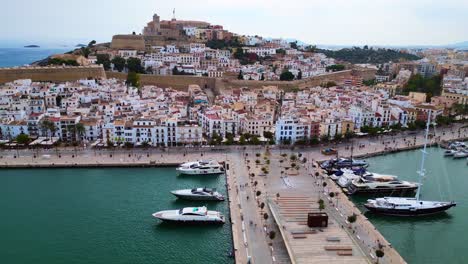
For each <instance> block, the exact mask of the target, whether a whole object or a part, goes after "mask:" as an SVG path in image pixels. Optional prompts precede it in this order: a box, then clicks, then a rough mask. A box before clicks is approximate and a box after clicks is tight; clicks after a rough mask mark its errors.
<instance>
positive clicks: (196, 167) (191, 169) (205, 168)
mask: <svg viewBox="0 0 468 264" xmlns="http://www.w3.org/2000/svg"><path fill="white" fill-rule="evenodd" d="M176 170H177V171H178V172H179V173H180V174H186V175H209V174H221V173H223V172H224V168H223V166H222V165H221V164H219V163H218V162H216V161H214V160H210V161H193V162H186V163H183V164H182V165H180V166H179V167H178V168H177V169H176Z"/></svg>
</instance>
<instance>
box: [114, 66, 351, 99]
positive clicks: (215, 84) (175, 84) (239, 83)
mask: <svg viewBox="0 0 468 264" xmlns="http://www.w3.org/2000/svg"><path fill="white" fill-rule="evenodd" d="M106 74H107V77H108V78H116V79H121V80H126V79H127V74H126V73H121V72H106ZM350 76H351V70H347V71H341V72H335V73H329V74H324V75H320V76H315V77H312V78H309V79H304V80H296V81H290V82H282V81H251V80H238V79H235V78H210V77H194V76H181V75H177V76H174V75H166V76H162V75H148V74H141V75H140V83H141V84H142V85H156V86H159V87H172V88H174V89H179V90H184V91H186V90H187V88H188V86H189V85H190V84H197V85H199V86H200V87H201V88H210V89H213V90H214V91H215V93H220V92H221V91H224V90H229V89H235V88H241V87H249V88H253V89H256V88H262V87H263V86H277V87H279V88H280V89H283V90H285V91H291V90H293V89H303V88H307V87H313V86H319V85H320V84H323V83H326V82H328V81H334V82H336V83H338V84H339V83H343V81H344V79H346V78H349V77H350Z"/></svg>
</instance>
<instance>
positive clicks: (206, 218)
mask: <svg viewBox="0 0 468 264" xmlns="http://www.w3.org/2000/svg"><path fill="white" fill-rule="evenodd" d="M153 216H154V217H156V218H158V219H160V220H162V221H167V222H180V223H214V224H224V216H223V215H221V213H220V212H217V211H208V210H207V209H206V207H205V206H203V207H185V208H182V209H179V210H166V211H160V212H157V213H154V214H153Z"/></svg>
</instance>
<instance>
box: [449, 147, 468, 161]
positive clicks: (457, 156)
mask: <svg viewBox="0 0 468 264" xmlns="http://www.w3.org/2000/svg"><path fill="white" fill-rule="evenodd" d="M466 157H468V149H462V150H460V151H457V152H456V153H455V154H453V158H454V159H462V158H466Z"/></svg>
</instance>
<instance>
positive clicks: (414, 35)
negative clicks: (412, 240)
mask: <svg viewBox="0 0 468 264" xmlns="http://www.w3.org/2000/svg"><path fill="white" fill-rule="evenodd" d="M4 2H5V3H2V7H3V8H2V14H1V16H0V23H1V25H2V26H1V27H0V47H1V46H2V45H4V46H5V45H10V44H14V43H24V44H44V43H46V44H52V45H65V44H73V45H75V44H77V43H83V42H84V43H87V42H89V41H90V40H92V39H95V40H97V41H98V42H109V41H110V40H111V39H112V35H115V34H125V33H131V32H132V31H135V32H137V33H140V32H141V30H142V29H143V27H144V25H146V23H147V22H148V21H150V20H151V19H152V16H153V14H154V13H157V14H159V15H160V16H161V19H163V20H166V19H171V17H172V11H173V9H174V8H175V9H176V18H177V19H181V20H184V19H185V20H202V21H207V22H210V23H212V24H219V25H223V26H224V27H225V29H227V30H229V31H231V32H234V33H238V34H245V35H261V36H264V37H275V38H278V37H282V38H294V39H299V40H301V41H304V42H306V43H310V44H325V45H366V44H367V45H443V44H452V43H457V42H462V41H468V1H467V0H444V1H434V0H289V1H284V0H235V1H231V0H171V1H167V0H165V1H162V0H133V1H128V0H80V1H71V0H15V1H4Z"/></svg>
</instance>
